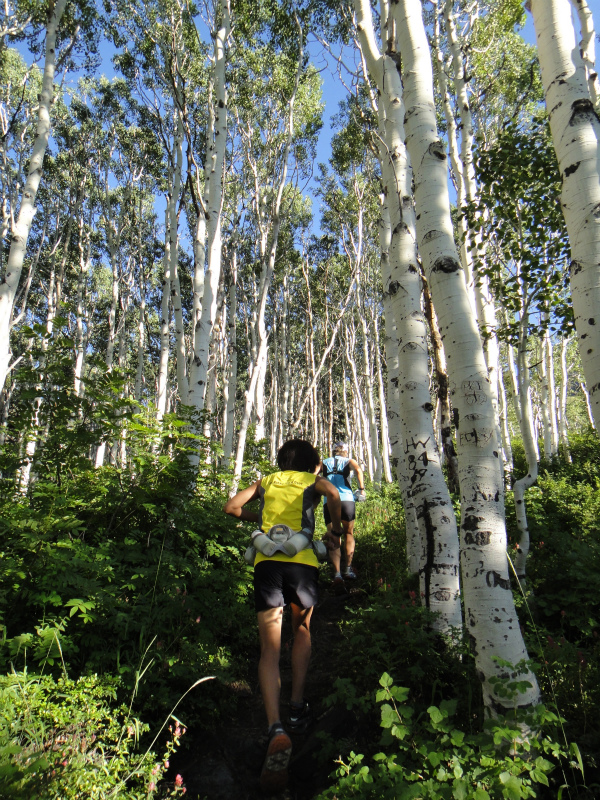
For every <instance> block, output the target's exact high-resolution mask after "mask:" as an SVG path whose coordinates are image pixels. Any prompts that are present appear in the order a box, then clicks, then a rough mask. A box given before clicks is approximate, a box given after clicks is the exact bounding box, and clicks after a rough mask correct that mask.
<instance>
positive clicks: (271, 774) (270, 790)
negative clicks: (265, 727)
mask: <svg viewBox="0 0 600 800" xmlns="http://www.w3.org/2000/svg"><path fill="white" fill-rule="evenodd" d="M291 755H292V740H291V739H290V737H289V736H288V735H287V733H286V732H285V731H284V729H283V727H282V726H281V725H277V726H276V727H274V728H273V729H272V730H271V733H270V735H269V744H268V745H267V755H266V756H265V760H264V763H263V766H262V770H261V773H260V788H261V789H262V791H263V792H265V793H266V794H275V792H281V791H283V790H284V789H285V787H286V786H287V782H288V771H287V768H288V764H289V762H290V756H291Z"/></svg>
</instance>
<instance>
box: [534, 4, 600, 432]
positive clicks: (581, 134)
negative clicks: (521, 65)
mask: <svg viewBox="0 0 600 800" xmlns="http://www.w3.org/2000/svg"><path fill="white" fill-rule="evenodd" d="M531 11H532V14H533V21H534V25H535V31H536V37H537V44H538V53H539V60H540V67H541V70H542V82H543V85H544V93H545V97H546V108H547V109H548V116H549V119H550V130H551V132H552V140H553V142H554V149H555V150H556V156H557V159H558V166H559V170H560V175H561V179H562V194H561V202H562V208H563V214H564V217H565V222H566V225H567V230H568V233H569V240H570V244H571V267H570V274H571V293H572V297H573V311H574V315H575V327H576V329H577V334H578V337H579V347H580V352H581V361H582V365H583V371H584V375H585V382H586V385H587V386H588V390H589V393H590V402H591V405H592V411H593V414H594V419H596V420H597V419H598V415H599V404H600V319H599V318H598V309H599V308H600V215H599V214H598V208H600V120H599V119H598V116H597V115H596V113H595V111H594V107H593V103H592V100H591V98H590V92H589V88H588V83H587V78H586V72H585V68H584V65H583V61H582V60H581V59H579V58H577V54H578V48H577V43H576V39H575V29H574V27H573V20H572V16H571V5H570V3H569V0H531Z"/></svg>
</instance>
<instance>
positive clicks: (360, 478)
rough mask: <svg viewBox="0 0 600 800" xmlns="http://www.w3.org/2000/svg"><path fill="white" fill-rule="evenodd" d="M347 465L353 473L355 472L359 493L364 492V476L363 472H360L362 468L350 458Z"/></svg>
mask: <svg viewBox="0 0 600 800" xmlns="http://www.w3.org/2000/svg"><path fill="white" fill-rule="evenodd" d="M348 463H349V464H350V467H351V468H352V469H353V470H354V472H356V480H357V481H358V488H359V489H360V491H361V492H364V490H365V475H364V472H363V471H362V468H361V466H360V464H359V463H358V461H355V460H354V459H353V458H351V459H350V461H349V462H348Z"/></svg>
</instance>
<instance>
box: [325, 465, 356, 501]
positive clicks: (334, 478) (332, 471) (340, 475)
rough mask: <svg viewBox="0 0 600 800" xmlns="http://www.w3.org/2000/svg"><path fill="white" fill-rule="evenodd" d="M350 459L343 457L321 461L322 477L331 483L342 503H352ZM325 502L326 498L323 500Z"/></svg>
mask: <svg viewBox="0 0 600 800" xmlns="http://www.w3.org/2000/svg"><path fill="white" fill-rule="evenodd" d="M351 472H352V468H351V466H350V459H349V458H345V457H344V456H332V457H331V458H326V459H325V460H324V461H323V477H324V478H327V480H329V481H331V482H332V483H333V485H334V486H335V488H336V489H337V490H338V492H339V493H340V500H341V501H342V503H345V502H348V501H349V500H352V501H354V495H353V494H352V487H351V486H350V473H351ZM325 502H327V498H325Z"/></svg>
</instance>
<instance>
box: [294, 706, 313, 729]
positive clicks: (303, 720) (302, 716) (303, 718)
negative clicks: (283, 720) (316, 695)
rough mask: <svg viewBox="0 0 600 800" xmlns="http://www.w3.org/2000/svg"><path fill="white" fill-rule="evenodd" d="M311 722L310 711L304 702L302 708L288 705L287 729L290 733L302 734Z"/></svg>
mask: <svg viewBox="0 0 600 800" xmlns="http://www.w3.org/2000/svg"><path fill="white" fill-rule="evenodd" d="M311 720H312V711H311V710H310V706H309V705H308V702H307V701H306V700H305V701H304V703H303V705H302V706H296V704H295V703H294V704H292V703H290V715H289V718H288V728H289V729H290V731H291V732H292V733H304V731H305V730H306V729H307V728H308V726H309V725H310V722H311Z"/></svg>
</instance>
